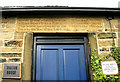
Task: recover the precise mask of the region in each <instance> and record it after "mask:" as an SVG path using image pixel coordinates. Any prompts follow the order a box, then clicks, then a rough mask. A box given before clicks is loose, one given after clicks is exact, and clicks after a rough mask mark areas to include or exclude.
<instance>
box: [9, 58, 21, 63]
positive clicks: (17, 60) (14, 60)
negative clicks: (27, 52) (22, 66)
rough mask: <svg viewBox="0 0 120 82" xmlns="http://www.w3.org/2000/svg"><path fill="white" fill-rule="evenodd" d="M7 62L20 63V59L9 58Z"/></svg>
mask: <svg viewBox="0 0 120 82" xmlns="http://www.w3.org/2000/svg"><path fill="white" fill-rule="evenodd" d="M8 62H21V58H9V59H8Z"/></svg>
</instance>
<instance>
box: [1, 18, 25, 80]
mask: <svg viewBox="0 0 120 82" xmlns="http://www.w3.org/2000/svg"><path fill="white" fill-rule="evenodd" d="M16 23H17V18H15V17H14V18H13V17H10V18H2V23H1V24H0V60H1V61H0V79H1V78H2V64H3V63H6V62H21V63H23V52H24V37H25V33H20V32H16V31H15V29H16ZM3 81H4V80H3Z"/></svg>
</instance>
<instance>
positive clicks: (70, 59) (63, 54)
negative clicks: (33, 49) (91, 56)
mask: <svg viewBox="0 0 120 82" xmlns="http://www.w3.org/2000/svg"><path fill="white" fill-rule="evenodd" d="M36 59H37V60H36V80H86V79H87V78H86V63H85V55H84V47H83V45H38V46H37V57H36Z"/></svg>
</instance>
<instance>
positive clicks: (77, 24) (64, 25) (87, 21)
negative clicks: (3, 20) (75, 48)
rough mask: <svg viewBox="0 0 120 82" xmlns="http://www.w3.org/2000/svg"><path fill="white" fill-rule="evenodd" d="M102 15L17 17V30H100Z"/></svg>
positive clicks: (101, 27)
mask: <svg viewBox="0 0 120 82" xmlns="http://www.w3.org/2000/svg"><path fill="white" fill-rule="evenodd" d="M102 30H103V24H102V17H85V16H84V17H82V16H81V17H78V16H66V17H59V16H53V17H50V16H47V17H45V16H39V17H38V18H36V17H35V18H34V16H33V17H28V18H24V17H23V18H21V17H18V18H17V24H16V31H17V32H44V33H45V32H49V33H56V32H62V33H64V32H72V33H75V32H85V33H86V32H96V31H102Z"/></svg>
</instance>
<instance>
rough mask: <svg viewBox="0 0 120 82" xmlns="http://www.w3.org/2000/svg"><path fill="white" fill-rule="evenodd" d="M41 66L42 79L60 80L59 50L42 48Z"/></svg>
mask: <svg viewBox="0 0 120 82" xmlns="http://www.w3.org/2000/svg"><path fill="white" fill-rule="evenodd" d="M41 67H42V69H41V79H42V80H58V50H49V49H48V50H41ZM42 76H43V77H42Z"/></svg>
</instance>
